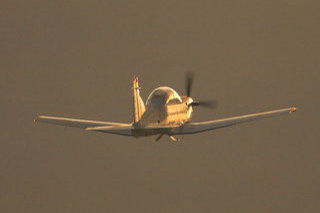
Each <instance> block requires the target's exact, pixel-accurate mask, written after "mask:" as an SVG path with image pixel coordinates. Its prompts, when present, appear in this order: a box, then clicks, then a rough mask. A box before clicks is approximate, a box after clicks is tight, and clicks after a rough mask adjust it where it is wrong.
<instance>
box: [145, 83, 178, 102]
mask: <svg viewBox="0 0 320 213" xmlns="http://www.w3.org/2000/svg"><path fill="white" fill-rule="evenodd" d="M181 102H182V100H181V98H180V96H179V95H178V93H177V92H176V91H175V90H173V89H172V88H170V87H158V88H156V89H154V90H153V91H152V92H151V94H150V95H149V97H148V99H147V102H146V104H147V105H150V104H153V103H155V104H171V103H176V104H177V103H181Z"/></svg>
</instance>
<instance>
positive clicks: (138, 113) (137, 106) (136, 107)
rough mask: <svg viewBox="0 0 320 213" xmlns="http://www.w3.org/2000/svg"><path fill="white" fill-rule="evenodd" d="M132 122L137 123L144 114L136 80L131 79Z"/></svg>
mask: <svg viewBox="0 0 320 213" xmlns="http://www.w3.org/2000/svg"><path fill="white" fill-rule="evenodd" d="M132 89H133V121H134V123H137V122H139V121H140V120H141V117H142V115H143V113H144V112H145V106H144V102H143V100H142V98H141V96H140V87H139V83H138V78H137V77H135V78H134V79H133V88H132Z"/></svg>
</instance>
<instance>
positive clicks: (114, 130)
mask: <svg viewBox="0 0 320 213" xmlns="http://www.w3.org/2000/svg"><path fill="white" fill-rule="evenodd" d="M86 130H88V131H98V132H104V133H111V134H116V135H125V136H132V125H131V124H127V125H125V126H98V127H88V128H86Z"/></svg>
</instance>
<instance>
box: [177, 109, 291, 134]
mask: <svg viewBox="0 0 320 213" xmlns="http://www.w3.org/2000/svg"><path fill="white" fill-rule="evenodd" d="M294 111H296V108H295V107H291V108H285V109H279V110H273V111H267V112H260V113H254V114H248V115H241V116H236V117H231V118H224V119H218V120H213V121H205V122H194V123H193V122H192V123H187V124H184V125H182V126H181V127H179V128H173V129H172V131H171V133H172V135H183V134H194V133H199V132H204V131H209V130H214V129H218V128H223V127H228V126H232V125H236V124H240V123H244V122H249V121H255V120H259V119H263V118H271V117H276V116H280V115H284V114H288V113H292V112H294Z"/></svg>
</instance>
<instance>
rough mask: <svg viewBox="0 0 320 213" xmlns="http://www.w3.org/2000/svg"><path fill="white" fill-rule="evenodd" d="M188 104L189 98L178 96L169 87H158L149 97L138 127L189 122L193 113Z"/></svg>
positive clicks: (190, 101)
mask: <svg viewBox="0 0 320 213" xmlns="http://www.w3.org/2000/svg"><path fill="white" fill-rule="evenodd" d="M190 103H192V99H191V98H190V97H186V96H180V95H179V94H178V93H177V92H176V91H175V90H173V89H172V88H170V87H158V88H156V89H154V90H153V91H152V92H151V94H150V95H149V97H148V99H147V101H146V109H145V112H144V113H143V115H142V117H141V120H140V121H139V122H138V125H139V126H141V127H145V126H148V125H168V124H173V125H174V124H176V125H178V124H182V123H186V122H189V121H190V119H191V115H192V111H193V110H192V106H190V105H189V104H190Z"/></svg>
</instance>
